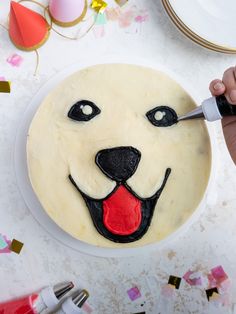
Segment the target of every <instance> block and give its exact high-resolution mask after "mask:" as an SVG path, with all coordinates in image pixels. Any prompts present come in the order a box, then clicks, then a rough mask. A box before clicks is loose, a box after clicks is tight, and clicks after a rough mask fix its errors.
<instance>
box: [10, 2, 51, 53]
mask: <svg viewBox="0 0 236 314" xmlns="http://www.w3.org/2000/svg"><path fill="white" fill-rule="evenodd" d="M9 36H10V38H11V40H12V42H13V44H14V45H15V46H16V47H17V48H19V49H22V50H27V51H31V50H35V49H37V48H39V47H40V46H42V45H43V44H44V43H45V41H46V40H47V39H48V36H49V25H48V23H47V21H46V19H45V18H44V17H43V16H42V15H40V14H39V13H37V12H34V11H32V10H30V9H28V8H26V7H24V6H23V5H21V4H19V3H17V2H14V1H11V10H10V18H9Z"/></svg>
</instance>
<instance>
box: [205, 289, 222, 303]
mask: <svg viewBox="0 0 236 314" xmlns="http://www.w3.org/2000/svg"><path fill="white" fill-rule="evenodd" d="M214 294H219V293H218V289H217V288H216V287H215V288H211V289H208V290H206V295H207V300H208V301H210V299H211V297H212V296H213V295H214Z"/></svg>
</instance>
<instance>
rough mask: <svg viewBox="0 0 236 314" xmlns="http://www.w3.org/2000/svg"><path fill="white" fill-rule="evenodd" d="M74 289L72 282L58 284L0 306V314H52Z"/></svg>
mask: <svg viewBox="0 0 236 314" xmlns="http://www.w3.org/2000/svg"><path fill="white" fill-rule="evenodd" d="M73 287H74V284H73V283H72V282H65V283H60V284H57V285H55V286H50V287H46V288H44V289H42V290H41V291H40V292H38V293H33V294H30V295H28V296H25V297H23V298H20V299H16V300H12V301H8V302H5V303H1V304H0V313H1V314H41V313H45V312H47V313H48V312H49V313H53V311H54V309H55V307H56V306H57V305H58V304H59V302H60V300H61V299H62V298H63V297H64V296H66V294H67V293H68V292H69V291H70V290H71V289H72V288H73Z"/></svg>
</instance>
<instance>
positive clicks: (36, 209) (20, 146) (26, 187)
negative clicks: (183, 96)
mask: <svg viewBox="0 0 236 314" xmlns="http://www.w3.org/2000/svg"><path fill="white" fill-rule="evenodd" d="M87 60H89V61H86V60H84V61H81V60H80V62H78V63H77V64H76V65H75V64H73V65H72V66H70V67H69V68H67V69H65V70H64V71H62V72H60V73H58V74H57V75H56V76H55V77H54V78H52V79H51V80H49V81H48V82H47V83H46V84H45V85H44V86H43V87H42V88H41V89H40V90H39V92H38V93H37V94H36V95H35V96H34V97H33V99H32V101H31V103H30V104H29V106H28V108H27V110H26V112H25V114H24V116H23V118H22V122H21V125H20V127H19V130H18V132H17V137H16V143H15V155H14V162H15V171H16V178H17V183H18V186H19V189H20V192H21V194H22V196H23V198H24V200H25V202H26V204H27V206H28V208H29V209H30V211H31V213H32V215H33V216H34V218H35V219H36V220H37V221H38V222H39V223H40V225H41V226H42V227H43V228H44V229H46V230H47V231H48V232H49V233H50V234H51V235H52V236H53V237H54V238H56V239H57V240H58V241H60V242H61V243H63V244H65V245H66V246H68V247H70V248H72V249H75V250H77V251H80V252H84V253H87V254H91V255H96V256H102V257H126V256H132V255H137V254H145V253H147V252H150V251H151V250H155V249H160V248H162V247H163V246H165V245H167V244H169V243H170V242H171V241H172V240H173V239H176V238H177V237H178V236H179V235H180V234H181V233H182V232H183V231H186V230H187V229H188V227H189V226H191V225H192V223H193V222H194V221H195V220H196V219H197V218H198V217H199V214H200V213H201V212H202V210H204V209H205V208H206V204H207V202H209V198H210V197H211V195H214V194H213V192H212V190H213V184H212V183H213V182H216V180H215V179H214V178H213V174H216V173H217V171H216V166H215V160H216V158H215V157H214V156H215V151H216V149H215V148H216V147H217V145H215V144H214V143H212V140H211V144H213V145H212V150H213V149H214V154H213V159H212V169H214V172H213V171H211V175H210V179H209V183H208V187H207V189H206V193H205V195H204V197H203V199H202V201H201V203H200V205H199V207H198V208H197V209H196V210H195V212H194V213H193V215H192V216H191V217H190V219H189V220H187V222H186V223H185V224H183V225H182V226H181V227H180V228H179V229H178V230H177V231H176V232H174V233H172V234H171V235H170V236H169V237H167V238H165V239H164V240H162V241H160V242H158V243H155V244H150V245H146V246H143V247H140V248H127V249H126V248H124V249H110V248H102V247H97V246H93V245H90V244H87V243H84V242H82V241H79V240H78V239H75V238H73V237H72V236H71V235H69V234H68V233H66V232H65V231H64V230H62V229H61V228H60V227H59V226H58V225H57V224H56V223H55V222H54V221H53V220H52V219H51V218H50V217H49V216H48V215H47V213H46V211H45V210H44V209H43V207H42V206H41V204H40V202H39V200H38V198H37V196H36V195H35V193H34V191H33V189H32V186H31V183H30V179H29V176H28V169H27V155H26V143H27V134H28V129H29V127H30V124H31V121H32V119H33V117H34V115H35V113H36V111H37V109H38V107H39V106H40V104H41V103H42V101H43V99H44V98H45V96H46V95H47V94H48V93H49V92H50V91H51V90H52V89H53V88H54V87H55V86H56V85H58V84H59V83H60V82H61V81H62V80H64V79H65V78H66V77H67V76H69V75H71V74H73V73H74V72H76V71H78V70H81V69H83V68H86V67H88V66H92V65H95V64H105V63H126V64H136V65H141V66H146V67H150V68H154V69H157V70H160V71H162V72H165V73H167V74H168V75H169V76H170V77H172V78H173V79H174V80H175V81H177V82H179V83H180V84H181V85H182V86H183V88H185V90H186V91H187V92H189V94H190V95H192V93H191V92H190V91H191V89H189V88H186V84H184V83H183V82H182V80H181V79H179V78H176V77H175V75H173V73H171V72H170V71H169V70H168V69H167V68H164V67H163V66H160V65H156V64H150V62H147V61H144V60H140V59H138V60H135V58H127V57H125V58H122V57H120V56H119V57H114V56H104V57H103V58H100V59H98V58H96V63H92V62H91V61H90V60H93V58H88V59H87ZM194 100H195V101H196V103H199V102H198V101H197V99H196V98H194ZM208 131H209V133H210V138H211V139H214V138H215V136H212V135H211V134H212V133H215V132H214V126H213V125H210V127H209V126H208ZM213 135H214V134H213ZM213 142H214V141H213Z"/></svg>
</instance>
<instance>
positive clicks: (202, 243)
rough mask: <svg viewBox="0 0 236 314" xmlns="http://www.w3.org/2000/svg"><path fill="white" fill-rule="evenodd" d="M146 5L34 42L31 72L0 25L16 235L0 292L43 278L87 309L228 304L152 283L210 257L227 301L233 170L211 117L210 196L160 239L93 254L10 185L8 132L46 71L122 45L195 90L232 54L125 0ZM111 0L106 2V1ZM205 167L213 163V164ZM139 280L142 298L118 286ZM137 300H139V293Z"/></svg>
mask: <svg viewBox="0 0 236 314" xmlns="http://www.w3.org/2000/svg"><path fill="white" fill-rule="evenodd" d="M9 2H10V1H9V0H4V1H1V3H0V22H1V23H3V22H4V21H6V20H7V12H8V7H9ZM130 2H131V3H132V2H133V3H135V4H136V5H137V6H139V7H140V8H145V9H147V10H148V12H149V15H150V17H149V20H148V21H147V22H145V23H143V25H142V27H141V28H140V27H139V28H138V32H136V31H134V30H132V29H129V30H128V31H127V30H126V29H120V28H119V27H117V26H116V25H115V23H110V24H108V25H106V26H105V27H106V34H105V36H104V37H103V38H95V36H94V34H93V32H91V33H90V34H88V35H87V36H86V37H84V38H83V39H82V40H81V41H78V42H72V41H67V40H65V39H63V38H61V37H59V36H57V35H56V34H55V33H52V34H51V37H50V40H49V41H48V42H47V44H46V45H44V46H43V47H42V48H41V49H40V60H41V61H40V68H39V72H38V75H37V77H34V76H33V71H34V64H35V55H34V53H25V52H20V51H18V50H17V49H16V48H15V47H14V46H13V45H12V44H11V42H10V41H9V38H8V34H7V32H6V31H5V30H3V29H1V28H0V76H5V77H6V78H7V79H8V80H11V81H12V92H11V94H10V95H4V94H0V116H1V123H0V174H1V176H0V233H3V234H7V235H8V236H9V237H10V238H16V239H19V240H21V241H22V242H24V244H25V245H24V248H23V250H22V253H21V254H20V255H16V254H5V255H4V254H1V255H0V301H3V300H6V299H8V298H12V297H15V296H20V295H23V294H25V293H28V292H32V291H34V290H37V289H39V288H41V287H42V286H45V285H47V284H50V283H56V282H58V281H61V280H68V279H69V280H74V281H75V282H76V283H77V284H78V286H79V287H85V288H87V289H88V290H89V291H90V293H91V298H90V303H91V305H92V306H93V308H94V313H96V314H110V313H114V314H129V313H135V312H141V311H142V310H143V311H146V313H147V314H158V313H162V314H168V313H170V314H171V313H179V314H180V313H181V314H183V313H199V314H203V313H214V314H216V313H231V311H230V310H228V309H227V308H223V309H217V308H213V309H212V308H211V306H210V304H209V303H208V302H207V299H206V296H205V292H204V289H203V288H191V287H190V286H189V285H187V284H186V283H185V282H182V284H181V289H179V290H178V291H177V296H176V298H175V299H174V300H167V301H165V302H163V297H161V296H160V289H161V286H162V285H163V284H164V283H166V281H167V280H168V277H169V275H170V274H174V275H177V276H180V277H181V276H182V275H183V274H184V273H185V272H186V271H187V270H188V269H189V268H191V269H193V270H198V271H202V272H205V273H206V272H208V271H209V270H210V269H211V268H212V267H214V266H217V265H218V264H221V265H223V267H224V268H225V270H226V272H227V273H228V275H229V277H230V279H231V281H232V287H231V289H230V291H231V293H232V300H231V303H234V302H236V283H235V282H236V281H235V280H236V268H235V265H236V254H235V241H236V231H235V230H236V228H235V226H236V214H235V213H234V211H235V208H236V196H235V186H236V169H235V167H234V165H233V163H232V161H231V160H230V158H229V156H228V153H227V150H226V147H225V144H224V140H223V136H222V132H221V128H220V124H218V123H216V129H217V132H216V141H217V145H218V147H219V148H220V153H219V154H218V156H217V159H218V164H219V165H218V168H217V169H216V170H215V171H216V176H215V177H216V182H215V187H214V192H213V194H214V195H212V199H213V201H212V202H210V203H209V204H206V209H205V211H204V212H203V214H202V215H201V217H200V218H199V220H198V221H197V222H196V223H194V225H193V226H192V227H191V228H190V229H189V230H188V231H187V232H186V233H184V234H183V235H182V236H180V237H179V238H176V239H175V240H174V241H173V242H172V243H170V244H169V246H168V247H166V248H164V249H162V250H158V251H155V252H153V253H150V254H146V255H142V256H136V257H130V258H120V259H119V258H98V257H92V256H89V255H85V254H82V253H78V252H75V251H73V250H71V249H69V248H67V247H65V246H64V245H62V244H60V243H59V242H57V241H56V240H54V239H53V238H52V237H51V236H50V235H49V234H47V233H46V231H45V230H44V229H43V228H42V227H41V226H40V225H39V224H38V223H37V222H36V221H35V219H34V218H33V217H32V215H31V213H30V211H29V209H28V208H27V207H26V205H25V203H24V200H23V199H22V197H21V195H20V194H19V191H18V188H17V185H16V178H15V175H14V166H13V151H14V141H15V136H16V133H17V128H18V125H19V123H20V121H21V118H22V115H23V113H24V111H25V109H26V107H27V105H28V103H29V101H30V99H31V98H32V96H33V95H34V94H35V93H36V91H37V90H38V89H39V88H40V87H41V86H42V85H43V84H44V83H45V81H47V80H48V79H49V78H50V77H51V76H52V75H54V74H56V73H57V72H58V71H60V70H62V69H64V68H65V67H66V66H68V65H70V64H71V63H74V62H77V61H78V60H80V58H81V57H83V56H85V55H87V54H90V53H91V52H93V53H94V57H96V55H102V54H104V53H112V54H114V53H115V54H122V55H123V54H126V53H127V54H130V55H132V54H133V55H135V56H137V57H142V58H146V59H148V60H153V61H155V62H159V63H161V64H164V65H167V66H168V67H169V68H171V69H172V71H173V72H174V73H176V74H177V75H179V76H182V77H183V79H185V80H186V81H188V83H189V84H190V85H191V86H192V88H195V89H196V92H197V93H198V94H199V96H200V97H201V98H202V99H204V98H206V97H208V96H209V91H208V84H209V82H210V80H211V79H213V78H215V77H220V76H221V74H222V73H223V71H224V69H226V68H227V67H228V66H231V65H233V64H234V62H235V56H230V55H223V54H219V53H215V52H211V51H208V50H206V49H204V48H201V47H199V46H197V45H196V44H194V43H192V42H191V41H190V40H189V39H187V38H185V37H184V36H183V35H182V34H181V33H180V32H179V31H178V30H177V29H176V28H175V26H173V25H172V23H171V21H170V20H169V18H168V17H167V15H166V14H165V12H164V10H163V8H162V5H161V3H160V1H158V0H146V1H141V0H130ZM109 3H110V4H112V5H115V2H113V1H109ZM13 53H18V54H20V55H21V56H22V57H23V58H24V61H23V63H22V65H21V66H20V67H19V68H17V67H12V66H11V65H9V64H8V63H7V62H6V59H7V57H8V56H9V55H11V54H13ZM213 171H214V170H213ZM132 285H138V287H139V288H140V289H141V291H142V296H143V297H142V298H141V299H138V300H136V301H134V302H131V301H130V300H129V299H128V297H127V293H126V290H128V289H129V288H130V287H132ZM144 301H145V304H144V306H143V307H141V304H142V302H144Z"/></svg>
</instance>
